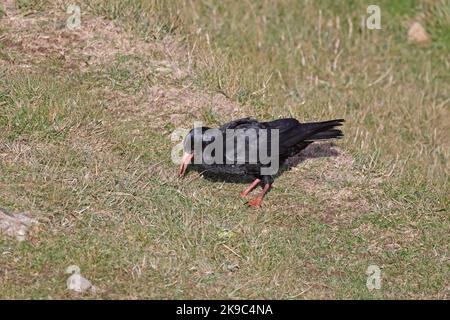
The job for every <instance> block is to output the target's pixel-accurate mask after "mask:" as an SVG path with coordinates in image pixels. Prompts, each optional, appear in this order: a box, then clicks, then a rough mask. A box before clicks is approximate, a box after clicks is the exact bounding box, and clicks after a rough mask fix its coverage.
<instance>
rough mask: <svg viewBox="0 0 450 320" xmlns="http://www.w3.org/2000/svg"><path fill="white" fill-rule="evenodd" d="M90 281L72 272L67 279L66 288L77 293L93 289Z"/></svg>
mask: <svg viewBox="0 0 450 320" xmlns="http://www.w3.org/2000/svg"><path fill="white" fill-rule="evenodd" d="M93 288H94V287H93V286H92V283H91V282H90V281H89V280H88V279H86V278H84V277H83V276H82V275H81V274H73V275H71V276H70V277H69V278H68V279H67V289H68V290H72V291H75V292H77V293H84V292H86V291H88V290H89V289H93Z"/></svg>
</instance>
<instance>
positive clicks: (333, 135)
mask: <svg viewBox="0 0 450 320" xmlns="http://www.w3.org/2000/svg"><path fill="white" fill-rule="evenodd" d="M343 122H345V120H344V119H336V120H329V121H322V122H310V123H303V124H302V126H304V129H306V131H307V132H309V133H310V134H309V136H308V137H307V138H306V139H305V140H307V141H314V140H325V139H340V138H341V137H343V136H344V134H343V133H342V131H341V130H340V129H336V127H339V126H342V124H343Z"/></svg>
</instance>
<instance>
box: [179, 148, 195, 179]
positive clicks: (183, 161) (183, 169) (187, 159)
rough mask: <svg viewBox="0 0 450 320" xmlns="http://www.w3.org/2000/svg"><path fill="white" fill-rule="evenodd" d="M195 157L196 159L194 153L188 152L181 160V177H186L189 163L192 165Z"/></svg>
mask: <svg viewBox="0 0 450 320" xmlns="http://www.w3.org/2000/svg"><path fill="white" fill-rule="evenodd" d="M193 157H194V154H193V153H192V154H191V153H187V152H185V153H184V155H183V158H182V159H181V165H180V171H179V173H178V175H179V176H180V177H182V176H184V174H185V172H186V169H187V167H188V165H189V163H191V160H192V158H193Z"/></svg>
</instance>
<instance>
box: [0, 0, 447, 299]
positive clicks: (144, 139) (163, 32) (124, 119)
mask: <svg viewBox="0 0 450 320" xmlns="http://www.w3.org/2000/svg"><path fill="white" fill-rule="evenodd" d="M413 2H414V1H412V2H411V4H405V3H403V4H400V5H398V6H397V5H394V4H390V2H389V3H388V2H387V1H382V3H381V4H380V6H381V8H382V10H383V11H382V12H383V18H382V19H383V20H382V21H383V29H382V31H369V30H366V29H363V28H361V27H360V25H359V21H360V15H361V14H364V13H365V8H366V6H365V4H363V3H362V2H361V3H360V4H353V5H347V4H345V5H344V4H342V5H338V4H331V3H326V2H325V1H318V2H311V1H305V2H303V3H301V5H299V4H298V2H295V1H288V0H282V1H276V2H268V1H261V2H255V3H253V2H245V3H240V2H232V1H230V2H225V3H222V2H216V1H202V2H192V1H187V2H181V3H177V4H171V3H169V2H159V1H101V0H98V1H86V2H83V3H81V8H82V28H81V29H79V30H72V31H71V30H67V29H66V28H65V19H67V14H65V8H66V5H67V4H68V3H65V2H64V1H33V2H31V1H30V2H29V1H19V4H20V8H18V9H17V10H15V11H14V10H12V9H13V7H11V6H9V7H8V8H7V10H6V16H4V17H3V18H2V20H1V22H2V23H1V25H0V32H1V33H0V34H1V35H0V108H1V109H0V110H1V113H0V170H1V175H0V192H1V194H2V198H1V199H0V207H6V208H9V209H10V210H11V211H14V212H25V213H27V214H28V215H29V216H31V217H34V218H37V219H38V220H39V221H40V222H41V224H40V225H39V228H38V229H36V230H33V232H32V233H30V234H29V236H28V241H26V242H24V243H20V244H19V243H17V242H16V241H14V239H11V238H8V237H2V238H1V239H0V253H1V254H0V287H1V288H2V290H1V291H0V296H1V297H3V298H78V297H83V298H129V299H135V298H284V299H286V298H289V299H302V298H316V299H317V298H359V299H361V298H438V299H445V298H447V299H448V297H449V296H448V295H449V291H448V289H449V285H448V274H449V273H448V272H449V269H448V266H449V262H450V261H449V258H448V243H449V238H448V229H449V219H448V208H449V202H448V200H449V199H448V194H449V191H450V190H449V183H448V182H449V181H448V173H449V167H448V163H449V162H448V158H449V138H448V134H447V132H448V130H449V129H450V127H449V125H450V122H449V121H448V119H449V117H448V116H449V100H448V94H446V93H447V92H450V81H449V78H448V74H449V72H448V69H449V65H450V64H449V61H448V50H449V48H450V44H449V43H448V37H446V32H445V31H446V30H448V23H449V18H450V16H449V10H450V8H448V7H447V6H446V4H445V2H443V1H442V2H439V1H438V2H434V1H418V2H417V3H415V4H412V3H413ZM333 3H334V2H333ZM418 12H420V13H421V14H420V15H418V16H417V13H418ZM412 20H419V21H420V22H421V24H423V25H425V26H426V28H427V32H429V34H430V37H431V42H430V43H429V44H428V45H425V46H415V45H414V44H411V43H408V42H407V27H408V25H409V24H410V21H412ZM446 28H447V29H446ZM247 115H252V116H255V117H258V118H261V119H272V118H277V117H281V116H295V117H298V118H299V119H304V120H313V119H314V120H315V119H325V118H333V117H339V118H340V117H345V118H346V119H347V122H346V125H345V134H346V138H345V139H344V140H342V141H341V142H339V144H338V145H337V146H333V145H330V144H320V145H315V146H314V145H313V146H311V147H310V148H308V149H307V150H305V151H304V152H303V153H302V154H300V155H299V156H298V157H296V158H293V159H290V162H289V164H288V165H289V168H288V170H286V171H285V172H284V173H283V174H282V175H281V176H280V177H279V178H278V179H277V180H276V183H275V185H274V189H273V191H272V192H271V193H270V194H269V196H268V198H267V200H268V201H267V202H266V204H265V206H264V207H263V208H262V209H260V210H253V209H249V208H247V207H246V206H245V205H244V203H243V202H242V200H241V199H240V198H239V197H238V195H239V192H240V191H241V189H242V188H243V187H244V185H242V184H235V183H221V182H219V183H217V182H213V181H210V180H208V179H206V178H202V177H200V176H199V175H197V174H195V173H191V174H190V175H189V176H188V178H187V179H185V180H179V179H178V178H177V176H176V167H175V165H173V164H172V163H171V160H170V151H171V148H172V142H171V141H170V134H171V132H172V131H173V130H174V129H175V128H177V127H180V126H184V127H189V126H191V125H192V123H193V121H194V120H203V121H204V122H206V123H208V124H210V125H215V124H218V123H221V122H224V121H226V120H229V119H231V118H234V117H238V116H247ZM72 264H76V265H79V266H80V267H81V272H82V274H83V275H84V276H85V277H86V278H88V279H89V280H91V281H92V282H93V284H94V285H95V286H96V287H97V288H98V290H97V292H95V293H89V294H86V295H84V296H76V295H72V294H70V293H69V292H67V290H66V284H65V281H66V279H67V275H66V274H65V273H64V271H65V269H66V268H67V267H68V266H69V265H72ZM370 264H377V265H379V266H380V267H381V269H382V289H381V290H379V291H375V292H369V291H368V290H367V288H366V286H365V282H366V277H367V276H366V275H365V271H366V268H367V266H368V265H370Z"/></svg>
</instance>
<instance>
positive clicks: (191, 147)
mask: <svg viewBox="0 0 450 320" xmlns="http://www.w3.org/2000/svg"><path fill="white" fill-rule="evenodd" d="M210 131H212V130H211V129H210V128H208V127H197V128H194V129H192V130H191V131H189V133H188V134H187V135H186V137H185V138H184V141H183V150H184V154H183V158H182V160H181V165H180V171H179V175H180V177H182V176H183V175H184V174H185V173H186V170H187V168H188V166H189V164H190V163H191V162H192V159H194V156H195V155H197V156H200V157H201V152H202V151H203V149H204V148H205V147H206V146H207V145H208V144H209V143H211V142H212V141H213V140H214V138H215V136H214V135H213V134H212V133H211V132H210Z"/></svg>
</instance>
